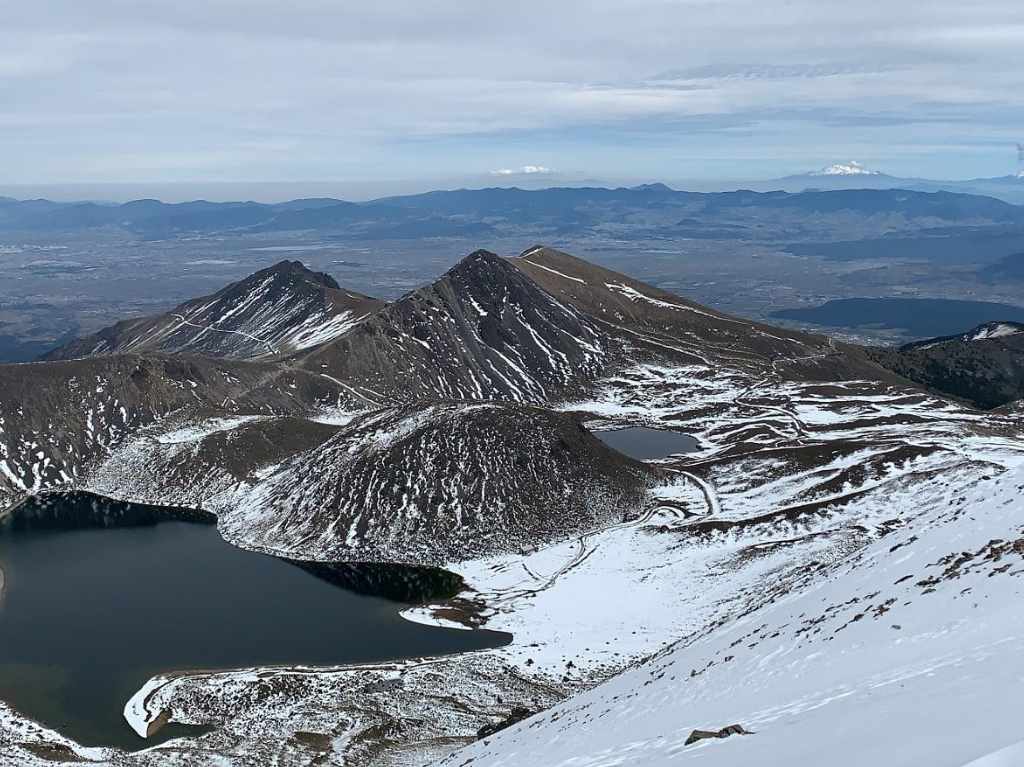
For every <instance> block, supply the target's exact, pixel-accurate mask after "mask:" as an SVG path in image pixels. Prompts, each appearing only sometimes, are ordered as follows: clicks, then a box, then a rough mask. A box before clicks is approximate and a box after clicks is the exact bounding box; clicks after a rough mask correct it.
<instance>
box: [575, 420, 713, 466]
mask: <svg viewBox="0 0 1024 767" xmlns="http://www.w3.org/2000/svg"><path fill="white" fill-rule="evenodd" d="M593 434H594V436H595V437H597V438H598V439H599V440H601V441H602V442H604V443H605V444H606V445H608V447H610V448H613V449H614V450H618V451H619V452H620V453H623V454H624V455H628V456H629V457H630V458H635V459H637V460H638V461H650V460H652V459H655V458H667V457H668V456H670V455H676V454H678V453H692V452H693V451H694V450H697V449H698V448H699V447H700V443H699V442H698V441H697V439H696V438H695V437H691V436H690V435H689V434H683V433H682V432H680V431H671V430H669V429H649V428H647V427H644V426H631V427H629V428H628V429H613V430H611V431H595V432H593Z"/></svg>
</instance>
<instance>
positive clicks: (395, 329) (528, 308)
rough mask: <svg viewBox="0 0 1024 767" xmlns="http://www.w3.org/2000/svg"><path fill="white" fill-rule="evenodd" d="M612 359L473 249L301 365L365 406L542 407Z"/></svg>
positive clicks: (559, 310)
mask: <svg viewBox="0 0 1024 767" xmlns="http://www.w3.org/2000/svg"><path fill="white" fill-rule="evenodd" d="M613 350H614V344H613V342H612V341H611V340H610V339H609V337H608V336H607V335H606V334H605V333H602V332H601V331H600V330H599V329H598V327H597V325H596V324H595V323H594V321H593V320H591V319H590V318H589V317H587V316H586V315H584V314H582V313H581V312H579V311H578V310H576V309H574V308H573V307H571V306H569V305H567V304H565V303H563V302H561V301H559V300H558V299H556V298H555V297H553V296H552V295H551V294H550V293H548V292H546V291H545V290H543V289H541V288H540V287H538V285H537V284H536V283H535V282H534V281H533V280H531V279H530V278H529V277H528V276H527V275H525V274H523V273H522V272H520V271H519V270H518V269H516V268H515V267H514V266H513V265H512V264H510V263H509V262H508V261H507V260H505V259H503V258H499V257H498V256H496V255H494V254H493V253H489V252H487V251H482V250H481V251H477V252H475V253H473V254H471V255H469V256H467V257H466V258H465V259H463V260H462V261H461V262H460V263H459V264H457V265H456V266H455V267H454V268H453V269H451V270H450V271H449V272H448V273H447V274H445V275H444V276H443V277H442V278H441V279H439V280H438V281H437V282H435V283H433V284H432V285H429V286H427V287H424V288H420V289H418V290H415V291H413V292H412V293H409V294H408V295H406V296H405V297H404V298H402V299H400V300H399V301H397V302H395V303H394V304H392V305H390V306H388V307H386V308H385V309H382V310H381V311H379V312H377V313H376V314H374V315H373V316H371V317H369V318H367V320H366V321H364V322H362V323H361V324H360V325H359V327H358V328H356V329H354V330H353V331H352V332H351V333H348V334H346V335H345V336H344V337H342V338H339V339H338V340H337V341H336V342H334V343H332V344H329V345H328V346H325V347H323V348H321V349H318V350H316V351H315V352H313V353H312V354H310V355H309V356H307V357H306V358H304V359H303V360H302V362H301V364H302V365H303V367H305V368H306V369H307V370H311V371H314V372H319V373H327V374H329V375H331V376H333V377H336V378H339V379H341V380H344V381H346V382H348V383H350V384H352V385H353V386H354V387H355V388H356V389H357V390H358V391H360V392H362V393H363V394H364V395H365V396H366V399H367V400H368V401H369V402H373V403H375V404H383V403H384V402H392V401H394V400H395V398H397V399H398V400H399V401H405V402H409V401H415V400H422V399H436V398H438V397H443V398H450V399H509V400H514V401H520V402H544V401H551V400H554V399H557V398H559V397H560V396H563V395H565V394H566V393H567V392H570V391H573V390H575V389H577V388H578V387H579V386H580V385H581V384H582V383H583V382H585V381H587V380H589V379H592V378H594V377H596V376H597V375H598V374H599V373H600V372H601V371H602V370H603V369H604V368H605V367H606V365H607V364H608V362H609V361H610V359H611V357H612V355H613Z"/></svg>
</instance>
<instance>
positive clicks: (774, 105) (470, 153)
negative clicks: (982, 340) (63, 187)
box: [0, 0, 1024, 196]
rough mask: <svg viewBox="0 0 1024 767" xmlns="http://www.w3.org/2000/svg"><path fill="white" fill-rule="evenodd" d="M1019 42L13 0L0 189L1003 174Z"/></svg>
mask: <svg viewBox="0 0 1024 767" xmlns="http://www.w3.org/2000/svg"><path fill="white" fill-rule="evenodd" d="M1022 49H1024V3H1021V2H1019V0H1014V1H1013V2H1009V1H1004V0H980V1H979V2H972V3H964V2H962V0H960V1H958V2H951V1H950V0H930V1H929V2H921V1H920V0H902V1H901V2H893V1H892V0H887V2H876V1H875V0H859V2H856V3H853V2H848V1H847V2H833V1H832V0H785V1H782V0H757V1H755V0H685V1H682V2H680V1H679V0H616V1H614V2H613V1H612V0H591V2H576V1H575V0H561V1H560V2H551V0H545V2H535V0H519V1H518V2H515V3H509V2H489V1H488V0H477V1H476V2H453V1H452V0H435V1H434V2H431V3H423V2H411V1H409V2H407V1H406V0H376V2H374V3H372V4H367V3H356V2H348V1H343V0H290V2H283V1H282V0H274V1H273V2H272V1H271V0H177V1H176V2H175V3H160V4H156V3H150V2H139V0H90V2H81V0H31V1H29V0H9V1H8V2H5V3H3V5H2V7H0V105H2V108H0V184H5V185H10V184H39V185H47V184H51V185H53V184H65V183H69V182H80V183H89V184H99V183H115V182H121V183H125V184H128V185H134V186H136V187H139V188H141V185H144V184H176V183H177V184H190V183H191V184H195V183H206V182H235V183H239V184H244V183H248V182H283V183H287V182H313V183H312V184H308V186H310V188H312V187H313V186H315V185H316V184H318V183H319V184H323V185H325V188H331V189H334V190H336V193H338V194H341V195H343V196H344V195H346V194H348V195H349V196H360V190H362V191H363V192H367V190H369V192H368V193H370V192H378V193H385V192H388V191H407V190H408V189H411V188H422V187H425V186H436V185H455V184H460V183H465V184H472V185H478V184H484V183H496V184H497V183H500V184H503V185H505V184H513V183H520V182H522V183H528V184H534V185H535V184H537V183H541V182H544V183H561V182H564V181H570V182H578V181H583V180H588V179H593V180H598V181H607V182H614V181H620V180H621V181H643V180H655V179H657V180H665V181H668V182H670V183H674V184H677V185H680V186H686V185H689V186H699V185H700V183H702V182H707V181H710V180H722V179H736V180H742V179H756V178H771V177H777V176H782V175H786V174H789V173H797V172H800V171H804V170H811V169H815V168H818V167H821V166H824V165H827V164H830V163H832V162H836V161H847V160H851V159H852V160H858V161H860V162H862V163H863V164H865V165H867V166H869V167H873V168H878V169H880V170H883V171H886V172H889V173H892V174H894V175H908V176H921V177H931V178H967V177H977V176H995V175H1003V174H1007V173H1010V172H1012V171H1013V170H1014V169H1015V159H1016V158H1015V151H1014V144H1015V142H1017V141H1024V87H1022V85H1024V67H1022V66H1021V65H1020V64H1021V61H1022V54H1021V51H1022ZM524 169H527V170H529V171H532V172H523V171H524ZM504 171H511V172H504Z"/></svg>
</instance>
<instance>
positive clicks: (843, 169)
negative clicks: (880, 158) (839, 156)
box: [810, 160, 882, 176]
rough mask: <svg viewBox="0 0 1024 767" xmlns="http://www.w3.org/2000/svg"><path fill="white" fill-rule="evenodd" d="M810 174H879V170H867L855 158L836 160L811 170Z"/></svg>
mask: <svg viewBox="0 0 1024 767" xmlns="http://www.w3.org/2000/svg"><path fill="white" fill-rule="evenodd" d="M810 175H812V176H881V175H882V173H881V171H877V170H869V169H868V168H865V167H864V166H863V165H861V164H860V163H859V162H857V161H856V160H850V161H849V162H837V163H834V164H832V165H829V166H828V167H826V168H822V169H821V170H816V171H814V172H812V173H811V174H810Z"/></svg>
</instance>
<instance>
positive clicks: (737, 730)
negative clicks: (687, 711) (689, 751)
mask: <svg viewBox="0 0 1024 767" xmlns="http://www.w3.org/2000/svg"><path fill="white" fill-rule="evenodd" d="M751 734H752V733H751V732H750V731H749V730H745V729H743V725H741V724H730V725H729V726H728V727H723V728H722V729H720V730H694V731H693V732H691V733H690V737H688V738H687V739H686V743H685V744H684V745H686V746H691V745H693V744H694V743H697V742H699V741H702V740H708V739H709V738H728V737H729V736H731V735H751Z"/></svg>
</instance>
